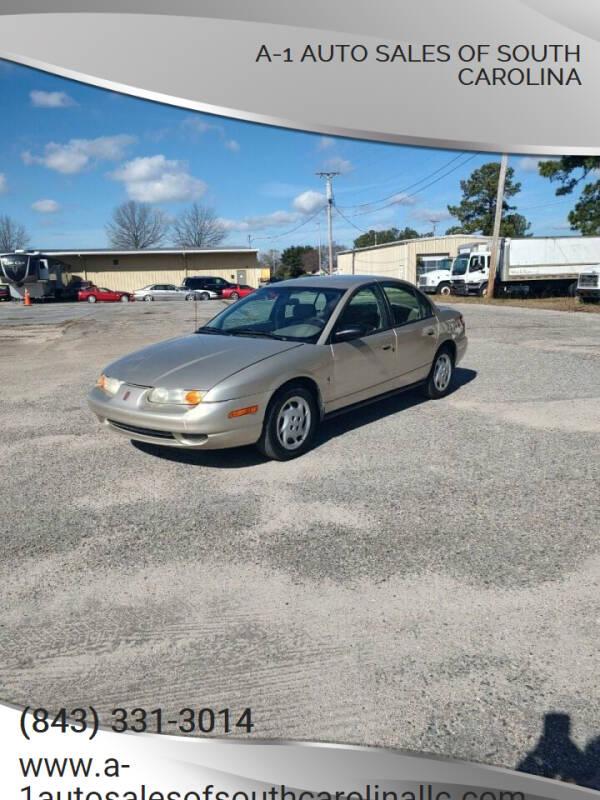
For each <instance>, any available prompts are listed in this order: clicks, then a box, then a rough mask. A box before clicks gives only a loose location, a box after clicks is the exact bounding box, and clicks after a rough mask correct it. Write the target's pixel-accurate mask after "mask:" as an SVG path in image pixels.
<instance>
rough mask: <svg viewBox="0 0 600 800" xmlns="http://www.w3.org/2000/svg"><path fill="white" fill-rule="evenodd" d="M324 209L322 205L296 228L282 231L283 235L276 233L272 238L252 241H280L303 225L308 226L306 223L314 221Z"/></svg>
mask: <svg viewBox="0 0 600 800" xmlns="http://www.w3.org/2000/svg"><path fill="white" fill-rule="evenodd" d="M324 208H325V206H324V205H323V206H321V207H320V208H318V209H317V210H316V211H315V212H314V214H311V215H310V217H307V218H306V219H305V220H303V221H302V222H301V223H300V224H299V225H296V227H295V228H290V229H289V230H287V231H283V233H278V234H276V235H274V236H254V237H253V238H254V239H262V240H265V239H268V240H272V239H281V238H282V237H283V236H288V234H290V233H294V232H295V231H297V230H299V229H300V228H302V227H304V225H307V224H308V223H309V222H310V221H311V219H314V218H315V217H316V216H317V215H318V214H320V213H321V211H323V209H324Z"/></svg>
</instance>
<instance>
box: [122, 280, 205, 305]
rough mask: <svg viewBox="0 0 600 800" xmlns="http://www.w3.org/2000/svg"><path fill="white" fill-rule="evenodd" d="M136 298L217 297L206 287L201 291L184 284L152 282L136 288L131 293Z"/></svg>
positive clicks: (148, 299)
mask: <svg viewBox="0 0 600 800" xmlns="http://www.w3.org/2000/svg"><path fill="white" fill-rule="evenodd" d="M133 294H134V296H135V299H136V300H145V301H146V302H151V301H152V300H212V299H213V298H215V297H218V295H217V293H216V292H211V291H209V290H208V289H204V290H203V291H199V292H196V291H192V290H190V289H187V288H186V287H185V286H175V285H174V284H172V283H153V284H151V285H150V286H144V288H143V289H136V290H135V292H134V293H133Z"/></svg>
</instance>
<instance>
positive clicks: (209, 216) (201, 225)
mask: <svg viewBox="0 0 600 800" xmlns="http://www.w3.org/2000/svg"><path fill="white" fill-rule="evenodd" d="M226 235H227V232H226V230H225V228H224V227H223V225H222V224H221V223H220V222H219V220H218V219H217V215H216V214H215V211H214V209H213V208H210V206H201V205H198V203H194V204H193V205H191V206H190V207H189V208H188V209H187V210H186V211H184V212H183V213H182V214H180V215H179V216H178V217H177V218H176V219H175V220H174V221H173V244H174V245H175V246H176V247H216V246H217V245H218V244H221V242H222V241H223V239H224V238H225V236H226Z"/></svg>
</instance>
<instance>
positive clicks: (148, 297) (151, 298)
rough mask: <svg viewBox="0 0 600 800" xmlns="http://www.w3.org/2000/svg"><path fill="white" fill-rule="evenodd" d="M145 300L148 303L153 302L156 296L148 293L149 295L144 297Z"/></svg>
mask: <svg viewBox="0 0 600 800" xmlns="http://www.w3.org/2000/svg"><path fill="white" fill-rule="evenodd" d="M144 300H145V301H146V303H151V302H152V301H153V300H154V298H153V297H152V295H151V294H147V295H146V296H145V297H144Z"/></svg>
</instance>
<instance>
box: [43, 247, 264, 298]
mask: <svg viewBox="0 0 600 800" xmlns="http://www.w3.org/2000/svg"><path fill="white" fill-rule="evenodd" d="M44 253H46V254H48V255H50V256H53V257H54V258H56V259H57V260H59V261H61V262H62V263H63V264H64V265H66V268H65V273H66V274H65V276H64V279H65V282H68V280H69V277H70V276H71V275H73V276H75V275H76V276H78V277H80V278H82V279H83V280H86V281H92V283H94V284H96V286H105V287H107V288H108V289H121V290H123V291H128V292H133V291H135V290H136V289H141V288H143V287H144V286H148V284H151V283H172V284H175V285H176V286H179V285H181V283H182V282H183V279H184V278H186V277H188V276H191V275H214V276H217V277H219V278H225V280H227V281H231V282H232V283H247V284H249V285H250V286H254V287H257V286H258V284H259V281H260V279H261V277H265V278H268V277H269V274H268V273H269V271H268V270H266V271H265V270H262V269H261V267H260V266H259V264H258V259H257V254H258V251H257V250H253V249H242V248H240V249H238V248H229V249H225V248H223V249H220V248H216V249H214V250H192V249H190V250H175V249H172V250H170V249H164V250H163V249H160V250H44ZM264 272H266V274H265V275H263V273H264Z"/></svg>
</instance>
